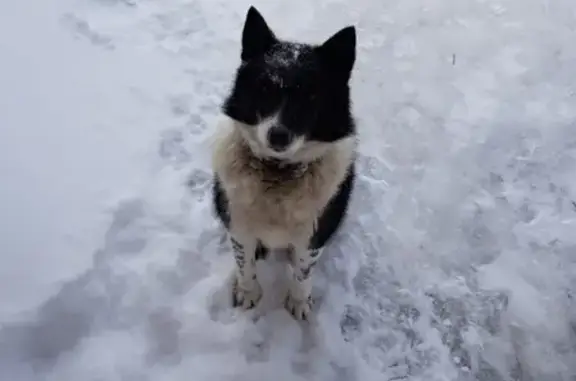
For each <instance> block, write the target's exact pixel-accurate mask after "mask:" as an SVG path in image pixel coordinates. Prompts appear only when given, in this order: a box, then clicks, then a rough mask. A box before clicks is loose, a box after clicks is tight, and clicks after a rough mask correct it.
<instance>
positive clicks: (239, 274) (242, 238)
mask: <svg viewBox="0 0 576 381" xmlns="http://www.w3.org/2000/svg"><path fill="white" fill-rule="evenodd" d="M230 242H231V243H232V249H233V251H234V259H235V260H236V267H235V269H234V283H233V285H232V305H233V306H234V307H242V308H244V309H246V310H247V309H250V308H253V307H255V306H256V305H257V304H258V302H259V301H260V299H261V298H262V287H261V286H260V284H259V283H258V279H257V277H256V247H257V243H258V241H257V240H256V239H255V238H253V237H250V236H247V235H231V237H230Z"/></svg>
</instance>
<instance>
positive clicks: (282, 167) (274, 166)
mask: <svg viewBox="0 0 576 381" xmlns="http://www.w3.org/2000/svg"><path fill="white" fill-rule="evenodd" d="M260 161H261V162H262V165H263V166H264V167H266V168H268V169H271V170H274V171H279V172H295V173H301V172H305V171H306V170H307V169H308V164H306V163H291V162H289V161H284V160H280V159H275V158H263V159H260Z"/></svg>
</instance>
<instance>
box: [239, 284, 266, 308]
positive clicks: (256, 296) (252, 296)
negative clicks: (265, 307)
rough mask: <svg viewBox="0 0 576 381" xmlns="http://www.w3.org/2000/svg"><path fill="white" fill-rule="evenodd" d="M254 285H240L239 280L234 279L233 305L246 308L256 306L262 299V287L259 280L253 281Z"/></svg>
mask: <svg viewBox="0 0 576 381" xmlns="http://www.w3.org/2000/svg"><path fill="white" fill-rule="evenodd" d="M253 284H254V286H253V287H252V288H251V289H245V288H242V287H240V284H239V283H238V280H235V281H234V284H233V286H232V306H233V307H241V308H243V309H245V310H249V309H252V308H254V307H256V305H257V304H258V302H259V301H260V299H262V287H261V286H260V284H259V283H258V281H254V282H253Z"/></svg>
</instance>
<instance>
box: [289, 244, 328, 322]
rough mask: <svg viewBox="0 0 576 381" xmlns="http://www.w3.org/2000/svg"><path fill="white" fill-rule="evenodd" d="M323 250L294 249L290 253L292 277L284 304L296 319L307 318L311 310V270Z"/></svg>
mask: <svg viewBox="0 0 576 381" xmlns="http://www.w3.org/2000/svg"><path fill="white" fill-rule="evenodd" d="M323 250H324V248H318V249H306V250H294V252H293V253H292V256H291V259H292V261H291V265H292V279H291V281H290V288H289V291H288V295H287V297H286V300H285V303H284V306H285V308H286V309H287V310H288V312H289V313H290V314H291V315H292V316H294V318H295V319H296V320H308V315H309V314H310V311H311V310H312V304H313V302H312V295H311V294H312V270H313V269H314V265H316V262H317V261H318V259H319V258H320V256H321V255H322V251H323Z"/></svg>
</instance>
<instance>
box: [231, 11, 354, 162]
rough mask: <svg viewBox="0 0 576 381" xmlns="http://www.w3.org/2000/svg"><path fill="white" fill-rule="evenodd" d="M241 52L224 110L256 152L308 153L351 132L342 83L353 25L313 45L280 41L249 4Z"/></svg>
mask: <svg viewBox="0 0 576 381" xmlns="http://www.w3.org/2000/svg"><path fill="white" fill-rule="evenodd" d="M240 58H241V60H242V62H241V64H240V67H239V68H238V70H237V72H236V78H235V81H234V83H233V87H232V90H231V93H230V94H229V96H228V98H227V99H226V101H225V103H224V106H223V111H224V113H225V114H226V115H227V116H228V117H230V118H232V119H233V120H235V121H236V122H237V123H236V124H237V125H238V128H240V130H241V132H242V136H243V137H244V139H245V140H246V142H247V143H248V144H249V146H250V148H251V149H252V151H253V152H254V153H255V154H256V155H257V156H259V157H263V158H275V159H280V160H285V161H290V162H298V161H307V160H314V159H315V158H317V157H319V156H322V154H323V152H325V151H326V149H327V147H329V146H330V144H331V143H334V142H336V141H339V140H341V139H344V138H347V137H349V136H351V135H352V134H354V133H355V127H354V120H353V118H352V115H351V111H350V94H349V93H350V91H349V84H348V83H349V80H350V76H351V72H352V69H353V67H354V62H355V59H356V31H355V28H354V27H353V26H349V27H346V28H344V29H342V30H340V31H339V32H337V33H336V34H334V35H333V36H332V37H330V38H329V39H328V40H326V41H325V42H324V43H322V44H319V45H312V44H304V43H297V42H291V41H285V40H281V39H279V38H277V37H276V35H275V34H274V32H272V30H271V29H270V28H269V27H268V25H267V23H266V21H265V20H264V18H263V17H262V15H261V14H260V13H259V12H258V11H257V10H256V9H255V8H254V7H250V9H249V10H248V13H247V16H246V20H245V23H244V29H243V32H242V50H241V55H240Z"/></svg>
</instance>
